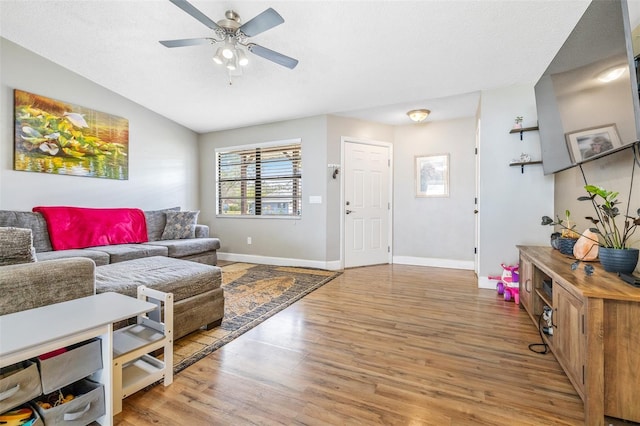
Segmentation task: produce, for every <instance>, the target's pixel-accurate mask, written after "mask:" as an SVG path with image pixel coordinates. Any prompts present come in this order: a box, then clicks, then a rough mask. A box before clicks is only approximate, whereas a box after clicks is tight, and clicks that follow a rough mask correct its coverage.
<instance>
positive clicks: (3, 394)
mask: <svg viewBox="0 0 640 426" xmlns="http://www.w3.org/2000/svg"><path fill="white" fill-rule="evenodd" d="M19 390H20V383H18V384H17V385H15V386H14V387H12V388H11V389H7V390H6V391H4V392H0V401H4V400H5V399H8V398H11V397H12V396H13V395H15V394H16V393H18V391H19Z"/></svg>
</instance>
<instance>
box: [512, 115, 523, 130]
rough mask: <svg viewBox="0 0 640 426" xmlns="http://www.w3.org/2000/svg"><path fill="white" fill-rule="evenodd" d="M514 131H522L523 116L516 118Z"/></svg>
mask: <svg viewBox="0 0 640 426" xmlns="http://www.w3.org/2000/svg"><path fill="white" fill-rule="evenodd" d="M513 128H514V129H522V116H521V115H519V116H517V117H516V120H515V123H513Z"/></svg>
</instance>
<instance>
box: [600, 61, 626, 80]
mask: <svg viewBox="0 0 640 426" xmlns="http://www.w3.org/2000/svg"><path fill="white" fill-rule="evenodd" d="M625 69H626V67H625V66H624V65H619V66H617V67H613V68H609V69H607V70H604V71H602V72H601V73H600V74H598V80H600V81H601V82H603V83H609V82H610V81H613V80H616V79H618V78H619V77H620V76H621V75H622V74H624V70H625Z"/></svg>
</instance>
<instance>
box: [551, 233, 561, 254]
mask: <svg viewBox="0 0 640 426" xmlns="http://www.w3.org/2000/svg"><path fill="white" fill-rule="evenodd" d="M561 235H562V234H561V233H559V232H554V233H553V234H551V247H553V248H554V249H555V250H560V243H559V242H558V240H559V239H560V236H561Z"/></svg>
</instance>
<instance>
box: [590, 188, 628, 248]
mask: <svg viewBox="0 0 640 426" xmlns="http://www.w3.org/2000/svg"><path fill="white" fill-rule="evenodd" d="M584 189H585V190H586V191H587V193H588V194H589V195H585V196H582V197H579V198H578V200H579V201H591V203H592V204H593V208H594V210H595V212H596V216H595V217H593V216H587V217H586V218H585V219H587V220H589V221H591V223H593V224H594V225H595V227H594V228H589V229H590V230H591V231H592V232H595V233H596V234H599V235H600V237H601V241H600V245H601V246H602V247H608V248H615V249H627V248H630V245H631V244H632V241H631V237H632V235H633V234H634V233H635V232H636V229H637V228H638V226H640V208H639V209H638V210H637V211H636V217H633V216H629V206H627V211H626V213H625V214H624V215H623V214H622V213H620V210H619V209H618V207H617V205H618V204H621V203H620V202H619V201H618V200H617V197H618V194H619V193H618V192H613V191H608V190H606V189H604V188H601V187H599V186H595V185H586V186H585V187H584ZM619 219H622V223H620V220H619Z"/></svg>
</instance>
